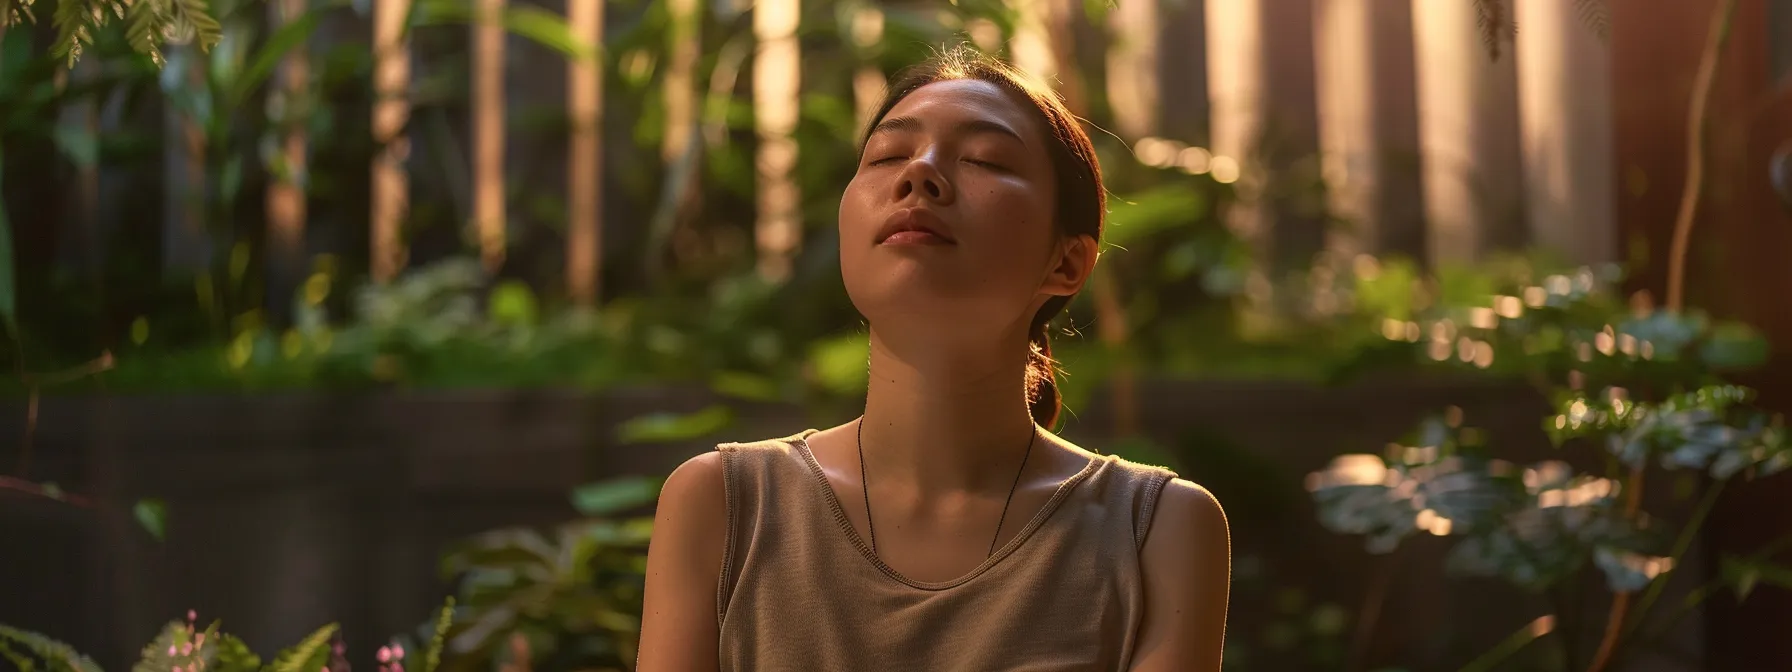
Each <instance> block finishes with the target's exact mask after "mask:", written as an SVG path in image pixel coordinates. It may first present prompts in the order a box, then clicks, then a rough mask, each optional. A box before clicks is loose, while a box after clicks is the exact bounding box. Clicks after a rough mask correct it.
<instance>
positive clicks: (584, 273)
mask: <svg viewBox="0 0 1792 672" xmlns="http://www.w3.org/2000/svg"><path fill="white" fill-rule="evenodd" d="M566 13H567V20H568V22H569V23H571V24H572V29H573V31H574V33H575V34H576V35H577V36H578V38H579V39H580V40H583V41H584V42H585V43H586V44H587V45H590V46H591V47H593V51H592V53H591V54H590V57H589V59H584V60H575V61H572V62H571V63H569V64H568V66H567V82H566V90H567V106H568V108H569V109H568V110H567V111H568V114H569V116H570V117H571V119H572V120H573V125H572V142H571V150H570V154H569V155H568V156H567V167H566V175H567V202H568V210H569V212H568V215H569V217H570V219H569V221H568V222H567V230H566V283H567V286H566V289H567V293H568V295H569V296H571V298H572V301H573V304H574V305H576V306H579V307H581V308H591V307H594V306H596V305H597V300H598V297H599V296H600V294H599V291H600V289H601V287H600V284H599V277H600V274H601V273H602V266H601V263H602V259H603V233H602V223H603V56H602V55H601V54H602V49H601V45H602V44H603V32H604V3H603V0H567V7H566Z"/></svg>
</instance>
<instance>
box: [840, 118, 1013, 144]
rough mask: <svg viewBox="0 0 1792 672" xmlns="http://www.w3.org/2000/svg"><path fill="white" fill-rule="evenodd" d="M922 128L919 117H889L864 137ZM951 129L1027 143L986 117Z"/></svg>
mask: <svg viewBox="0 0 1792 672" xmlns="http://www.w3.org/2000/svg"><path fill="white" fill-rule="evenodd" d="M922 128H923V124H922V123H921V120H920V119H916V118H914V117H890V118H887V119H884V120H883V121H880V122H878V123H877V126H875V127H873V128H872V129H871V132H870V133H869V134H867V135H866V136H865V137H867V138H870V137H874V136H876V135H877V134H879V133H918V132H920V131H921V129H922ZM953 130H955V131H957V132H960V133H964V134H967V135H971V134H980V133H994V134H996V135H1005V136H1008V137H1010V138H1013V139H1014V140H1015V141H1016V142H1019V143H1021V144H1022V145H1025V144H1027V140H1026V138H1022V137H1020V134H1019V133H1016V132H1015V131H1014V129H1012V128H1009V127H1008V125H1007V124H1004V123H1001V122H997V121H990V120H988V119H970V120H967V121H963V122H959V123H958V124H957V125H956V126H954V127H953Z"/></svg>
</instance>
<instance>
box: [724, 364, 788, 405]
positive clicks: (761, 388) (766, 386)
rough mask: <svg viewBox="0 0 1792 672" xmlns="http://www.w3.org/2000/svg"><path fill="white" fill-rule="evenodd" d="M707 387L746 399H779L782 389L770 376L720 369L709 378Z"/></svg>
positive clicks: (782, 392) (782, 396)
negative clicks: (720, 370)
mask: <svg viewBox="0 0 1792 672" xmlns="http://www.w3.org/2000/svg"><path fill="white" fill-rule="evenodd" d="M709 389H711V390H714V391H715V392H716V393H717V394H722V395H726V396H730V397H734V398H736V399H745V400H747V401H768V402H769V401H779V400H781V399H783V398H784V391H783V389H781V388H780V386H779V385H778V381H777V380H776V379H773V378H772V377H770V376H764V375H760V374H756V373H746V372H742V371H722V372H719V373H717V374H716V375H714V376H712V377H711V378H710V379H709Z"/></svg>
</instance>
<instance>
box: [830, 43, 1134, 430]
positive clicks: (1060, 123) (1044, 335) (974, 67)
mask: <svg viewBox="0 0 1792 672" xmlns="http://www.w3.org/2000/svg"><path fill="white" fill-rule="evenodd" d="M956 79H974V80H979V81H985V82H989V83H991V84H995V85H996V86H999V87H1001V88H1002V89H1003V90H1004V91H1007V92H1008V93H1009V94H1011V95H1013V96H1014V97H1015V98H1017V99H1019V100H1021V101H1024V102H1026V103H1028V104H1029V105H1030V106H1031V107H1032V108H1033V109H1034V110H1035V111H1036V112H1037V114H1038V117H1037V119H1039V120H1040V121H1041V122H1043V123H1044V126H1045V128H1046V131H1047V132H1048V133H1050V134H1051V140H1052V142H1049V143H1046V147H1047V152H1048V153H1049V154H1050V155H1051V161H1052V171H1053V173H1054V174H1055V175H1056V176H1057V183H1058V188H1057V195H1058V202H1057V208H1056V212H1055V216H1054V217H1053V218H1052V221H1053V222H1054V223H1055V226H1056V227H1057V229H1058V233H1059V235H1063V236H1089V237H1091V238H1094V239H1095V241H1096V243H1097V244H1100V242H1101V229H1102V224H1103V222H1104V221H1105V220H1106V218H1107V192H1106V190H1105V189H1104V188H1103V187H1102V184H1101V164H1100V163H1099V162H1098V161H1097V159H1096V157H1095V145H1094V143H1091V142H1090V141H1089V134H1088V133H1086V132H1084V131H1083V127H1082V125H1081V124H1080V123H1079V122H1078V120H1077V118H1076V115H1073V114H1071V113H1070V109H1069V108H1068V107H1065V105H1064V100H1063V98H1062V97H1060V96H1059V95H1058V92H1056V91H1054V90H1052V89H1051V88H1050V87H1049V86H1046V85H1045V84H1043V83H1041V82H1039V81H1038V80H1036V79H1034V78H1033V77H1032V76H1030V75H1028V74H1026V73H1024V72H1021V71H1020V70H1018V69H1016V68H1015V67H1014V66H1011V65H1009V64H1007V63H1004V62H1002V61H1000V60H998V59H996V58H993V57H990V56H988V55H985V54H983V53H982V52H980V51H977V50H976V49H975V48H972V47H970V46H968V45H960V46H958V47H954V48H952V49H948V50H945V51H943V52H940V53H938V54H935V55H934V57H933V58H930V59H928V60H927V61H925V62H923V63H921V64H919V65H916V66H914V67H911V68H908V69H907V70H904V71H903V72H902V73H901V74H900V75H898V76H897V78H896V81H894V82H892V83H891V84H890V90H889V93H888V94H886V95H885V97H884V101H883V104H881V105H879V106H878V108H877V113H876V114H874V115H872V117H871V123H870V124H869V126H867V128H866V131H865V136H864V137H863V139H862V140H861V141H860V143H859V151H860V152H861V153H862V152H863V151H864V147H865V143H866V142H868V141H869V140H870V139H871V138H870V131H871V129H874V128H876V127H877V124H878V123H879V122H881V121H883V119H884V116H885V115H888V114H889V113H890V110H891V109H892V108H894V107H896V104H897V103H900V102H902V99H903V98H906V97H907V96H908V94H910V93H914V91H915V89H919V88H921V87H923V86H926V85H928V84H932V83H934V82H939V81H947V80H956ZM860 158H863V157H862V156H861V157H860ZM1071 298H1072V297H1070V296H1054V297H1052V298H1051V300H1049V301H1046V302H1045V305H1043V306H1040V308H1039V312H1038V313H1035V314H1034V315H1033V320H1032V323H1031V324H1030V325H1028V327H1027V340H1028V341H1029V342H1031V343H1032V355H1031V359H1030V360H1029V362H1028V364H1027V405H1028V408H1029V409H1030V410H1031V411H1032V413H1033V421H1034V422H1037V423H1039V424H1040V425H1041V426H1043V427H1046V428H1048V429H1049V428H1051V427H1052V426H1054V425H1056V424H1057V422H1058V414H1059V411H1060V410H1061V409H1062V405H1063V404H1062V400H1061V399H1060V398H1059V395H1058V383H1057V363H1056V362H1055V361H1054V360H1052V342H1051V336H1050V334H1049V332H1048V330H1047V325H1048V324H1049V323H1050V322H1051V321H1052V318H1054V317H1057V316H1058V313H1060V312H1063V311H1064V307H1065V306H1067V305H1069V304H1070V299H1071Z"/></svg>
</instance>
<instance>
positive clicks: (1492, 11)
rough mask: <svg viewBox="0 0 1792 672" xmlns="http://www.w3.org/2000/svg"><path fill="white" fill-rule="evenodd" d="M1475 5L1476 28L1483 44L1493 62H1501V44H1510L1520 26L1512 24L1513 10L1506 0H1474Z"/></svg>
mask: <svg viewBox="0 0 1792 672" xmlns="http://www.w3.org/2000/svg"><path fill="white" fill-rule="evenodd" d="M1473 2H1474V3H1475V28H1476V29H1477V31H1478V32H1480V33H1481V44H1482V46H1485V47H1487V55H1488V56H1489V57H1491V58H1493V60H1496V61H1497V60H1500V44H1501V43H1504V42H1510V41H1511V40H1512V38H1513V36H1514V35H1516V34H1517V32H1518V26H1517V25H1515V24H1514V23H1513V22H1512V8H1511V7H1509V6H1507V5H1506V0H1473Z"/></svg>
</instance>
